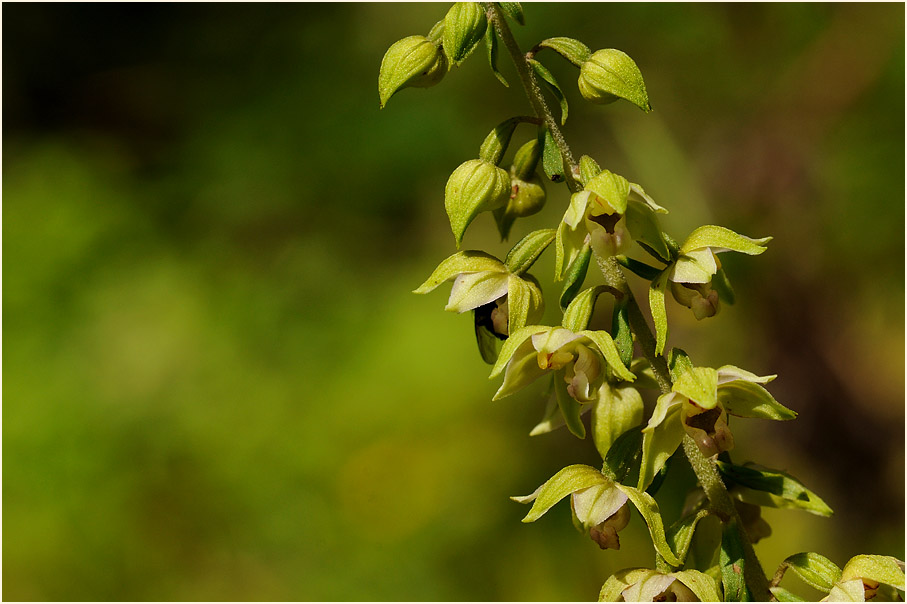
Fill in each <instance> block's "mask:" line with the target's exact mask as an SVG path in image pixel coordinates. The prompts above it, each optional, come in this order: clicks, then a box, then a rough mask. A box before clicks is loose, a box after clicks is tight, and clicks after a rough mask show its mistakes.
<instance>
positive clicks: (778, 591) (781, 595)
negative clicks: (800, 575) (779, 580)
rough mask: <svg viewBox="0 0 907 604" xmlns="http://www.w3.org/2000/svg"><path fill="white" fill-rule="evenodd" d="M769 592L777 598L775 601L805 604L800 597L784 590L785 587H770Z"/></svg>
mask: <svg viewBox="0 0 907 604" xmlns="http://www.w3.org/2000/svg"><path fill="white" fill-rule="evenodd" d="M768 590H769V591H770V592H772V595H774V596H775V599H776V600H778V601H779V602H805V601H806V600H804V599H803V598H801V597H800V596H798V595H796V594H794V593H791V592H789V591H787V590H786V589H784V588H783V587H769V588H768Z"/></svg>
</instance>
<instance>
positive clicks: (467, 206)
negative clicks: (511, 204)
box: [444, 159, 510, 247]
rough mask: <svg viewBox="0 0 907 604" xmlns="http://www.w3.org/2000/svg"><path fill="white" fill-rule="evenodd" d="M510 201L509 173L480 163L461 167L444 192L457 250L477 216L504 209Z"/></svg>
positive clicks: (467, 163)
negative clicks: (467, 228) (464, 234)
mask: <svg viewBox="0 0 907 604" xmlns="http://www.w3.org/2000/svg"><path fill="white" fill-rule="evenodd" d="M509 199H510V175H509V174H507V172H506V171H504V170H502V169H501V168H498V167H497V166H495V165H494V164H493V163H491V162H487V161H483V160H481V159H471V160H469V161H467V162H464V163H462V164H460V166H459V167H458V168H457V169H456V170H454V171H453V174H451V175H450V178H449V179H448V180H447V187H445V189H444V206H445V207H446V208H447V217H448V218H449V219H450V228H451V230H452V231H453V234H454V238H455V239H456V241H457V247H459V246H460V242H461V241H462V240H463V233H465V232H466V227H468V226H469V223H470V222H472V221H473V219H474V218H475V217H476V216H478V215H479V214H480V213H482V212H485V211H490V210H496V209H498V208H500V207H503V206H504V205H506V204H507V201H508V200H509Z"/></svg>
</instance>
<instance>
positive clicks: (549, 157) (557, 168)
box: [542, 130, 564, 182]
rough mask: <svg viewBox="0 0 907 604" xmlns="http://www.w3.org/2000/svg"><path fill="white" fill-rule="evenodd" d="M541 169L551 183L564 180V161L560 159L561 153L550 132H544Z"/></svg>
mask: <svg viewBox="0 0 907 604" xmlns="http://www.w3.org/2000/svg"><path fill="white" fill-rule="evenodd" d="M542 169H543V170H544V171H545V176H547V177H548V179H549V180H551V182H561V181H562V180H564V159H563V158H562V157H561V151H560V149H558V148H557V142H555V140H554V136H552V134H551V131H550V130H545V144H544V146H543V147H542Z"/></svg>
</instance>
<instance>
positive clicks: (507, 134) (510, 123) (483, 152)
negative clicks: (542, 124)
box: [479, 116, 525, 165]
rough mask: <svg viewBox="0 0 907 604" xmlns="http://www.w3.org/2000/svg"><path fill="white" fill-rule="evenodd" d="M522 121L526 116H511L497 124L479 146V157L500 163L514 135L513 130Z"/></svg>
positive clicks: (496, 163)
mask: <svg viewBox="0 0 907 604" xmlns="http://www.w3.org/2000/svg"><path fill="white" fill-rule="evenodd" d="M522 121H525V118H523V117H521V116H519V117H511V118H509V119H506V120H504V121H503V122H501V123H500V124H498V125H497V126H495V127H494V130H492V131H491V132H489V133H488V136H486V137H485V140H484V142H482V146H481V147H479V158H480V159H482V160H483V161H486V162H488V163H491V164H494V165H498V164H499V163H500V162H501V158H502V157H503V156H504V153H506V152H507V147H508V146H509V145H510V139H511V138H512V137H513V131H514V130H515V129H516V127H517V124H519V123H520V122H522Z"/></svg>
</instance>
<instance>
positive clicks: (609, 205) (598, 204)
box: [555, 170, 670, 280]
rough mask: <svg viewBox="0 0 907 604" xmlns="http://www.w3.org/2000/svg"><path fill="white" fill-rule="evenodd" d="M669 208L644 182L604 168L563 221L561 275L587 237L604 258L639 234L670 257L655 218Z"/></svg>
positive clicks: (559, 234) (560, 230)
mask: <svg viewBox="0 0 907 604" xmlns="http://www.w3.org/2000/svg"><path fill="white" fill-rule="evenodd" d="M666 212H667V210H665V209H664V208H662V207H661V206H659V205H658V204H656V203H655V201H654V200H652V198H651V197H649V196H648V195H646V193H645V191H643V189H642V187H640V186H639V185H637V184H634V183H631V182H629V181H627V179H625V178H624V177H622V176H620V175H618V174H614V173H612V172H609V171H608V170H604V171H602V172H601V173H599V174H598V175H597V176H595V177H594V178H592V179H590V180H589V182H587V183H586V186H585V187H584V188H583V190H582V191H580V192H579V193H574V194H573V196H572V197H571V198H570V206H569V207H568V208H567V212H566V213H565V214H564V218H563V220H562V221H561V224H560V225H559V227H558V230H557V259H556V267H555V271H556V274H557V278H558V280H560V279H563V278H564V275H565V274H566V273H567V271H568V269H569V267H570V266H571V265H572V264H573V262H574V261H575V260H576V259H577V258H578V257H579V256H580V255H581V251H582V249H583V246H584V245H585V244H586V243H587V242H588V243H589V244H590V246H591V248H592V252H593V253H594V254H595V255H596V256H598V257H599V258H601V259H604V258H607V257H609V256H614V255H617V254H623V253H625V252H626V251H627V250H629V248H630V246H631V245H632V243H633V240H634V239H638V240H639V241H642V242H643V243H646V244H647V245H648V246H649V247H651V248H652V249H654V250H657V251H658V253H659V255H661V256H662V258H665V259H667V258H670V252H669V251H668V249H667V246H666V244H665V242H664V239H663V238H662V236H661V227H660V226H659V225H658V219H657V218H656V214H664V213H666ZM666 261H667V260H666Z"/></svg>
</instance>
